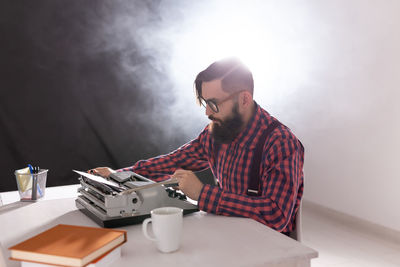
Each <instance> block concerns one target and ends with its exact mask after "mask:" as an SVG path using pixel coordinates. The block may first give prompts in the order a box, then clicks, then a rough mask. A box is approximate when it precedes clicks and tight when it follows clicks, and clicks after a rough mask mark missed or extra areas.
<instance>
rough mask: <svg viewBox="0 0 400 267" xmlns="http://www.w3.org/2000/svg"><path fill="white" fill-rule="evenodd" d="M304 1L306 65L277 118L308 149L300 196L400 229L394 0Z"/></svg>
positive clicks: (399, 18) (397, 9) (398, 43)
mask: <svg viewBox="0 0 400 267" xmlns="http://www.w3.org/2000/svg"><path fill="white" fill-rule="evenodd" d="M304 3H305V4H308V5H309V7H310V8H312V10H313V12H312V18H311V22H310V24H309V25H310V28H309V30H310V31H311V32H313V33H314V35H313V37H310V38H311V40H308V41H307V43H308V44H310V45H311V46H312V48H313V49H314V51H315V53H314V54H312V55H311V57H312V58H313V61H312V64H311V65H312V67H311V70H310V71H309V72H308V74H309V76H308V78H307V80H306V81H305V82H304V83H303V84H302V85H301V87H298V88H297V91H295V92H294V93H293V94H291V95H286V97H287V99H289V101H282V102H280V103H279V104H280V107H275V111H276V112H275V113H276V114H277V116H278V117H280V118H282V120H283V121H286V122H287V123H288V124H289V126H291V128H293V129H295V132H296V133H297V135H298V136H299V137H300V138H301V140H302V141H303V143H304V145H305V147H306V165H305V173H306V192H305V198H306V199H308V200H310V201H314V202H317V203H319V204H321V205H324V206H327V207H330V208H333V209H336V210H338V211H342V212H345V213H348V214H351V215H353V216H356V217H360V218H363V219H366V220H368V221H371V222H374V223H377V224H380V225H383V226H386V227H389V228H392V229H395V230H398V231H400V208H399V205H400V105H399V103H400V1H395V0H394V1H378V0H376V1H361V0H360V1H329V2H328V1H304ZM289 110H290V111H289ZM288 111H289V112H288Z"/></svg>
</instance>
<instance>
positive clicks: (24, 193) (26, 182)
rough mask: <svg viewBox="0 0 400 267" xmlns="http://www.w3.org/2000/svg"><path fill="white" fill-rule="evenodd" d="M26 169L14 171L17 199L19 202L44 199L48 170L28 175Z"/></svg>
mask: <svg viewBox="0 0 400 267" xmlns="http://www.w3.org/2000/svg"><path fill="white" fill-rule="evenodd" d="M26 169H27V168H25V169H21V170H16V171H15V178H16V179H17V186H18V192H19V197H20V200H21V201H36V200H38V199H40V198H42V197H44V193H45V190H46V180H47V172H48V171H49V170H44V169H41V170H39V172H38V173H30V172H29V169H28V170H26Z"/></svg>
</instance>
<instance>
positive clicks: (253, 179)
mask: <svg viewBox="0 0 400 267" xmlns="http://www.w3.org/2000/svg"><path fill="white" fill-rule="evenodd" d="M279 125H281V123H280V122H279V121H274V122H272V123H271V124H270V125H268V127H267V129H266V130H265V131H264V132H263V133H262V134H261V136H260V138H259V139H258V143H257V145H256V149H255V151H254V157H253V160H252V161H253V163H252V166H251V169H250V180H249V184H248V188H247V195H248V196H259V195H260V188H259V187H260V166H261V159H262V155H263V150H264V144H265V141H266V140H267V137H268V136H269V135H270V134H271V133H272V131H273V130H275V128H276V127H278V126H279Z"/></svg>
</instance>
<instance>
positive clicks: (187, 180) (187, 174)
mask: <svg viewBox="0 0 400 267" xmlns="http://www.w3.org/2000/svg"><path fill="white" fill-rule="evenodd" d="M172 177H174V178H176V179H178V184H179V186H178V189H179V190H182V192H183V193H184V194H185V195H186V196H188V197H190V198H191V199H193V200H196V201H197V200H198V199H199V196H200V192H201V189H202V188H203V183H202V182H200V180H199V178H197V176H196V175H195V174H194V173H193V172H192V171H185V170H182V169H179V170H176V171H175V173H174V174H173V175H172Z"/></svg>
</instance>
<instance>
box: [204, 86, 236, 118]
mask: <svg viewBox="0 0 400 267" xmlns="http://www.w3.org/2000/svg"><path fill="white" fill-rule="evenodd" d="M241 92H243V91H238V92H235V93H233V94H230V95H229V96H227V97H226V98H224V99H222V100H219V101H218V100H214V99H209V100H206V99H204V98H203V97H202V96H200V97H199V100H200V104H201V105H202V106H203V107H205V108H207V105H208V106H209V107H210V108H211V110H212V111H213V112H215V113H218V112H219V108H218V105H221V104H222V103H224V102H226V101H228V100H229V99H232V98H233V97H234V96H236V95H238V94H240V93H241Z"/></svg>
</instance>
